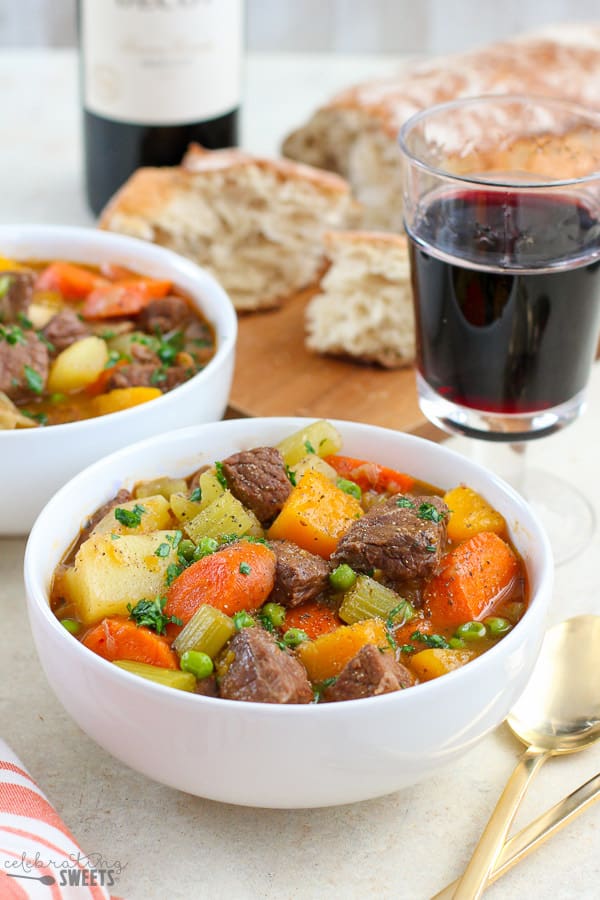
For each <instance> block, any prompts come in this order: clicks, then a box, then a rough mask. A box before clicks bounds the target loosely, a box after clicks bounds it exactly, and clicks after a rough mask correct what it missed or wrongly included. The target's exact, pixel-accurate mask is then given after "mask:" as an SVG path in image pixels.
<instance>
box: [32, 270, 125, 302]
mask: <svg viewBox="0 0 600 900" xmlns="http://www.w3.org/2000/svg"><path fill="white" fill-rule="evenodd" d="M107 284H108V282H107V281H106V279H104V278H101V277H100V276H99V275H95V274H94V273H93V272H90V270H89V269H84V268H83V267H81V266H75V265H73V263H67V262H53V263H50V265H49V266H46V268H45V269H43V271H42V272H40V274H39V275H38V277H37V278H36V281H35V290H36V291H58V292H59V293H60V294H62V295H63V297H64V298H65V299H66V300H82V299H83V298H84V297H87V295H88V294H89V293H91V292H92V291H93V290H95V289H96V288H98V287H101V286H102V285H107Z"/></svg>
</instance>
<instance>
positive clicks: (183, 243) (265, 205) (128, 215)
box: [100, 146, 354, 311]
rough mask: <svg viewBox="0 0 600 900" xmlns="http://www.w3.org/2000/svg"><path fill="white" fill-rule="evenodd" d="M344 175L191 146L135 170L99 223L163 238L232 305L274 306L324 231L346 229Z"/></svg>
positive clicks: (302, 280)
mask: <svg viewBox="0 0 600 900" xmlns="http://www.w3.org/2000/svg"><path fill="white" fill-rule="evenodd" d="M353 203H354V201H353V200H352V198H351V196H350V190H349V186H348V184H347V182H346V181H344V180H343V179H342V178H340V177H338V176H337V175H332V174H331V173H329V172H323V171H318V170H317V169H314V168H311V167H309V166H305V165H302V164H300V163H295V162H291V161H290V160H271V159H259V158H257V157H254V156H250V155H248V154H247V153H243V152H241V151H240V150H236V149H227V150H215V151H207V150H204V149H203V148H201V147H198V146H192V147H191V148H190V149H189V151H188V153H187V154H186V156H185V158H184V160H183V162H182V164H181V166H177V167H165V168H159V169H151V168H148V169H138V171H137V172H135V173H134V174H133V175H132V176H131V178H130V179H129V180H128V181H127V182H126V183H125V185H124V186H123V187H122V188H121V189H120V190H119V191H118V193H117V194H116V195H115V196H114V197H113V198H112V200H111V201H110V202H109V203H108V205H107V207H106V208H105V209H104V211H103V213H102V215H101V217H100V227H102V228H105V229H108V230H109V231H118V232H122V233H123V234H129V235H133V236H135V237H138V238H143V239H145V240H148V241H154V242H155V243H157V244H162V245H163V246H165V247H169V248H171V249H172V250H175V251H177V252H178V253H180V254H182V255H183V256H187V257H188V258H189V259H192V260H193V261H194V262H196V263H199V264H200V265H202V266H205V267H206V268H207V269H208V270H209V271H210V272H212V273H213V274H214V276H215V277H216V278H217V279H218V281H219V282H220V283H221V284H222V285H223V287H224V288H225V290H226V291H227V293H228V294H229V296H230V297H231V299H232V301H233V303H234V306H235V307H236V309H238V310H241V311H245V310H248V311H249V310H255V309H265V308H269V307H274V306H277V305H278V304H279V302H280V301H281V300H282V299H283V298H284V297H286V296H287V295H289V294H292V293H294V292H295V291H297V290H299V289H300V288H302V287H305V286H306V285H309V284H311V283H312V282H314V281H315V280H316V279H317V278H318V276H319V273H320V271H321V270H322V267H323V259H324V258H323V246H322V241H321V236H322V234H323V232H324V231H326V230H328V229H331V228H339V227H344V226H346V225H347V223H348V216H349V215H350V211H351V210H352V208H353Z"/></svg>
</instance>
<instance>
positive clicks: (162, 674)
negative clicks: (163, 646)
mask: <svg viewBox="0 0 600 900" xmlns="http://www.w3.org/2000/svg"><path fill="white" fill-rule="evenodd" d="M113 665H115V666H118V667H119V668H120V669H125V671H126V672H131V674H132V675H139V676H140V678H146V679H147V680H148V681H154V682H156V684H164V685H165V686H166V687H172V688H176V689H177V690H179V691H189V692H193V691H195V690H196V679H195V677H194V676H193V675H192V673H191V672H180V671H179V670H178V669H163V668H162V667H161V666H151V665H149V664H148V663H141V662H134V661H133V660H130V659H117V660H115V662H114V663H113Z"/></svg>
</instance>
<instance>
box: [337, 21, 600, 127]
mask: <svg viewBox="0 0 600 900" xmlns="http://www.w3.org/2000/svg"><path fill="white" fill-rule="evenodd" d="M523 93H525V94H531V95H538V96H550V97H560V98H562V99H564V100H571V101H573V102H576V103H580V104H581V105H582V106H587V107H590V108H592V109H594V108H596V109H600V25H598V26H586V27H584V26H565V28H561V29H556V30H554V29H550V30H548V31H547V32H545V33H543V34H541V35H540V36H537V35H529V36H524V37H519V38H514V39H512V40H508V41H503V42H501V43H498V44H492V45H490V46H488V47H484V48H482V49H480V50H475V51H473V52H471V53H464V54H460V55H454V56H446V57H442V58H438V59H435V60H430V61H427V62H423V63H420V64H418V65H416V66H414V67H411V68H410V69H408V70H407V71H406V72H404V73H402V74H399V75H398V76H396V77H392V78H388V79H382V80H379V81H369V82H366V83H364V84H359V85H355V86H354V87H349V88H347V89H345V90H343V91H341V92H340V93H339V94H337V95H336V96H334V97H333V98H332V99H331V100H330V101H329V102H328V103H326V104H325V108H326V109H355V110H360V111H361V112H363V113H366V114H367V115H368V116H369V117H371V118H372V119H374V120H377V122H378V124H379V125H380V127H383V129H384V130H385V131H386V132H387V133H388V134H389V135H391V136H395V135H396V134H397V132H398V130H399V128H400V126H401V125H402V124H403V123H404V122H405V121H406V119H407V118H408V117H409V116H411V115H413V113H415V112H418V111H419V110H421V109H425V108H426V107H428V106H433V105H434V104H436V103H444V102H446V101H448V100H455V99H457V98H459V97H476V96H479V95H481V94H523Z"/></svg>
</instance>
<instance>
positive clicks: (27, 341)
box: [0, 326, 48, 402]
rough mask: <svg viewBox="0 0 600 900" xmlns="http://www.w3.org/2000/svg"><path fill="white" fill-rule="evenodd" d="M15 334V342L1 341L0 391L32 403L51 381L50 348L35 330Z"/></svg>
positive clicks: (14, 398)
mask: <svg viewBox="0 0 600 900" xmlns="http://www.w3.org/2000/svg"><path fill="white" fill-rule="evenodd" d="M9 329H10V326H8V330H9ZM13 335H18V337H17V338H16V339H15V342H14V343H10V342H9V340H7V339H6V338H4V339H2V338H0V391H1V392H2V393H4V394H6V395H7V397H9V398H10V399H11V400H14V401H15V402H19V401H27V400H32V399H34V398H35V397H37V396H39V395H40V394H41V393H42V390H43V389H44V388H45V386H46V381H47V380H48V348H47V347H46V345H45V344H44V342H43V341H40V339H39V338H38V336H37V335H36V334H35V333H34V332H33V331H22V330H21V329H18V331H13ZM38 381H39V384H38Z"/></svg>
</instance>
